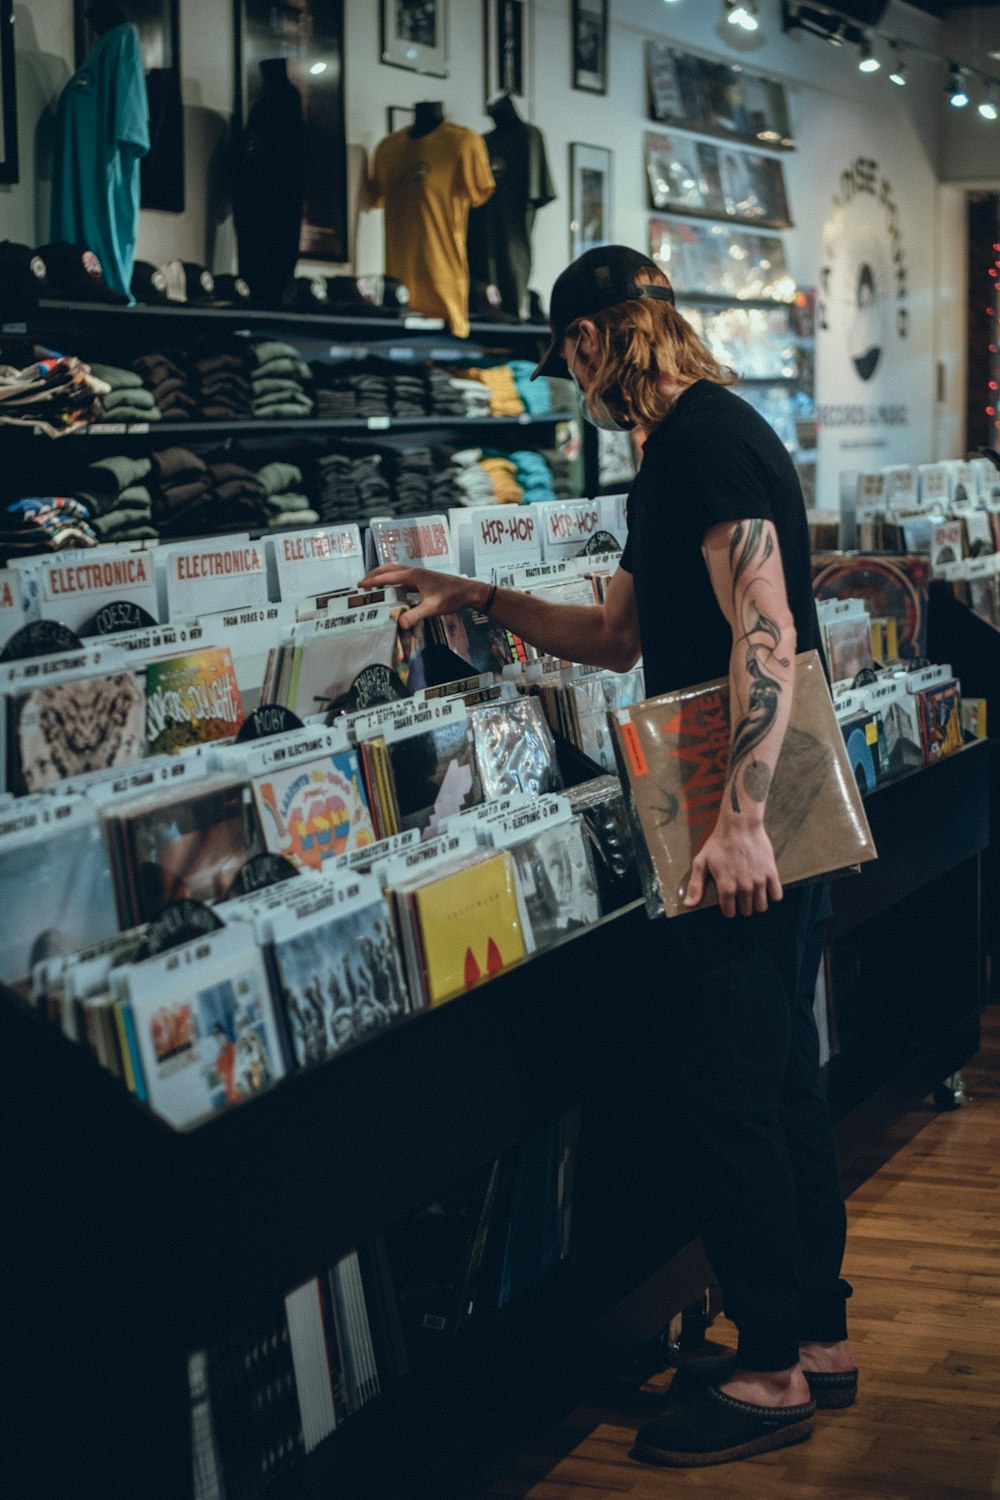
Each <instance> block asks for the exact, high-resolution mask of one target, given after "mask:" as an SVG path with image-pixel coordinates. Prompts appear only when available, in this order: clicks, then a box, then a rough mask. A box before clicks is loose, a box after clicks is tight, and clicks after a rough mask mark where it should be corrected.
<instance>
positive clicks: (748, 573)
mask: <svg viewBox="0 0 1000 1500" xmlns="http://www.w3.org/2000/svg"><path fill="white" fill-rule="evenodd" d="M773 551H774V533H773V530H772V528H771V526H770V524H769V523H766V522H764V521H761V520H753V521H747V522H740V523H739V524H738V525H737V526H736V527H735V528H734V531H733V534H732V538H731V539H730V544H729V570H730V576H731V582H732V603H733V621H734V634H735V632H736V631H740V634H739V635H736V637H735V647H734V649H737V650H738V649H740V648H742V649H743V650H744V651H745V658H744V664H745V667H746V672H747V676H748V678H749V683H750V687H749V694H748V697H747V699H746V701H742V699H740V700H738V701H737V703H736V704H735V705H734V723H733V729H732V737H731V742H730V749H729V773H728V780H727V788H728V793H729V805H730V807H731V809H732V811H733V812H734V813H738V812H739V811H740V807H741V803H740V796H741V793H742V795H744V796H746V797H747V798H749V800H750V801H751V802H756V803H758V804H759V803H763V802H766V800H767V794H768V791H769V789H770V785H771V767H770V765H768V764H767V763H766V762H765V761H763V760H759V759H758V758H757V751H758V749H759V748H760V747H761V746H762V745H763V743H764V741H765V740H766V739H767V737H768V735H769V734H770V733H771V730H772V728H773V726H774V724H775V721H776V719H777V718H778V712H779V707H780V704H781V695H782V693H783V692H784V690H785V688H784V684H783V682H782V680H781V676H780V674H779V673H778V672H777V671H776V669H777V668H783V669H786V670H787V668H788V667H789V666H790V665H791V662H790V660H789V659H788V658H787V657H784V656H781V655H779V654H778V653H779V650H780V646H781V629H780V627H779V625H778V624H777V623H776V621H775V620H774V619H773V618H772V617H771V616H770V615H769V614H768V613H767V612H766V610H765V608H764V607H763V603H762V600H763V599H765V598H766V595H767V591H768V589H769V588H770V587H772V586H773V585H772V584H770V583H768V581H767V580H766V579H765V578H764V577H763V570H764V566H765V564H766V563H767V561H768V559H769V558H770V557H771V555H772V553H773Z"/></svg>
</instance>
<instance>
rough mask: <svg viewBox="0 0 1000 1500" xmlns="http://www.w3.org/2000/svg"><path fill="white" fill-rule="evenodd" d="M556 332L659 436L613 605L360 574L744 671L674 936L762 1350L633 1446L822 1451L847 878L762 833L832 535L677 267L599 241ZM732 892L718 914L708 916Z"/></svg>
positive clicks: (690, 1451)
mask: <svg viewBox="0 0 1000 1500" xmlns="http://www.w3.org/2000/svg"><path fill="white" fill-rule="evenodd" d="M549 321H550V324H551V327H552V339H551V342H550V344H549V346H548V348H547V350H546V351H545V354H544V355H543V357H542V360H541V361H540V363H539V365H538V367H537V369H536V370H535V372H534V374H535V376H538V375H562V376H566V375H568V376H569V377H570V378H571V379H572V380H573V382H574V384H575V385H576V387H577V400H578V404H579V407H580V413H581V416H583V417H584V418H585V419H586V420H588V421H590V422H592V423H595V424H596V425H598V426H607V427H613V428H625V429H630V428H634V429H637V430H638V435H639V436H640V437H641V438H642V439H643V440H644V442H643V456H642V463H641V465H640V468H639V472H638V474H637V475H636V478H635V480H634V482H633V484H632V488H631V490H630V492H629V499H628V540H627V543H626V546H625V551H624V553H623V555H622V559H621V565H620V567H619V568H618V570H617V571H616V573H615V574H614V577H613V578H612V580H611V582H610V584H609V586H608V589H607V592H606V595H605V599H604V602H603V604H600V605H593V606H584V605H562V604H552V603H547V602H545V601H544V600H541V599H535V598H532V597H530V596H528V595H525V594H520V593H517V592H515V591H514V590H512V589H500V588H496V587H494V586H492V585H487V584H485V583H482V582H480V581H479V580H476V579H469V578H459V577H454V576H450V575H446V574H441V573H430V572H426V571H424V570H421V569H413V568H405V567H398V566H396V565H394V564H386V565H385V566H382V567H379V568H375V569H374V570H373V571H372V572H370V573H369V574H368V575H367V576H366V577H365V578H364V579H363V580H362V586H363V587H365V588H368V587H376V586H383V585H395V586H401V587H403V588H406V589H409V590H412V591H414V592H415V593H417V594H418V595H419V602H418V603H416V604H415V605H414V606H413V607H411V608H410V609H408V610H407V611H406V612H405V613H404V614H403V615H402V616H401V618H400V624H401V625H402V626H403V627H407V626H411V625H413V624H415V623H416V622H417V621H418V620H421V619H424V618H426V617H427V616H429V615H440V614H450V613H453V612H454V611H456V610H459V609H462V608H463V607H468V606H472V607H473V608H476V609H478V610H481V611H482V612H483V613H486V614H488V615H489V617H490V618H491V619H492V620H495V621H496V622H497V623H498V624H500V625H503V626H505V627H507V628H508V629H510V630H512V631H515V632H516V633H517V634H518V635H519V636H521V637H522V638H523V639H525V640H526V641H529V642H530V643H531V644H532V645H534V646H535V647H537V648H538V649H539V650H540V651H542V652H546V653H549V654H551V655H553V656H558V657H563V658H565V659H567V660H570V661H578V662H586V663H590V664H593V665H595V666H601V667H609V668H611V669H612V670H615V671H625V670H627V669H628V668H630V667H632V666H633V665H634V664H635V662H636V661H637V660H638V659H639V656H640V654H641V656H642V660H643V669H644V673H645V685H646V692H647V695H649V696H653V695H654V694H658V693H663V692H669V691H673V690H675V689H679V688H684V687H688V686H692V685H694V684H696V683H701V682H705V681H707V680H709V679H711V678H715V677H721V676H723V675H725V674H728V677H729V687H730V702H731V703H732V704H733V705H734V713H733V716H732V718H733V723H732V726H731V739H730V757H729V773H728V780H727V783H726V789H725V794H724V797H723V802H722V807H721V809H720V812H719V816H718V819H717V821H716V824H715V827H714V829H713V830H712V833H711V834H710V836H709V838H708V840H707V841H706V843H705V844H704V845H703V847H702V849H701V852H700V853H699V855H698V857H697V859H696V860H695V863H694V866H693V869H692V873H691V877H690V880H689V884H688V890H687V895H686V899H685V906H686V907H687V908H688V913H689V914H688V915H686V916H685V917H684V919H683V921H681V922H678V923H676V924H675V925H674V927H672V930H671V935H672V936H676V939H677V941H676V944H675V950H676V951H675V953H672V962H673V965H674V967H673V970H672V972H671V974H670V976H669V982H668V984H667V985H666V986H665V993H664V995H663V997H662V998H663V1001H664V1004H665V1006H666V1007H668V1015H669V1020H668V1030H669V1036H670V1043H669V1045H670V1048H671V1091H670V1092H671V1096H672V1102H673V1103H674V1105H675V1120H674V1126H673V1128H674V1131H675V1133H676V1139H678V1140H679V1141H680V1142H681V1143H682V1144H683V1147H684V1151H683V1155H684V1158H685V1164H686V1169H687V1170H686V1177H687V1178H689V1179H690V1180H689V1181H687V1182H686V1188H687V1192H688V1196H689V1197H690V1201H691V1207H692V1210H693V1213H694V1215H695V1216H696V1221H697V1224H698V1226H699V1228H700V1231H701V1237H702V1240H703V1243H704V1245H705V1248H706V1250H707V1252H708V1255H709V1258H710V1260H711V1262H712V1266H713V1269H714V1271H715V1274H716V1276H717V1277H718V1280H719V1283H720V1285H721V1287H722V1290H723V1296H724V1300H725V1309H726V1312H727V1314H728V1316H729V1317H730V1318H732V1320H733V1322H734V1323H735V1324H736V1326H737V1328H738V1330H739V1347H738V1350H737V1354H736V1356H735V1359H734V1360H733V1361H731V1362H729V1363H728V1364H725V1365H724V1366H723V1367H722V1368H721V1369H720V1370H716V1372H715V1375H716V1379H717V1383H716V1384H711V1383H710V1382H709V1380H708V1379H704V1380H701V1379H699V1378H698V1377H696V1376H694V1375H693V1373H692V1372H690V1371H683V1372H679V1373H678V1375H676V1376H675V1377H674V1381H673V1383H672V1385H671V1398H672V1399H671V1401H670V1403H669V1406H668V1409H667V1411H666V1413H665V1415H663V1416H661V1417H659V1418H658V1419H656V1420H655V1421H652V1422H650V1423H647V1424H646V1426H644V1427H643V1428H642V1429H641V1431H640V1432H639V1434H638V1438H637V1440H636V1446H635V1448H634V1450H633V1454H634V1456H636V1457H639V1458H642V1459H646V1460H648V1461H650V1462H652V1463H660V1464H666V1465H670V1466H677V1467H692V1466H701V1465H707V1464H714V1463H721V1462H726V1461H728V1460H731V1459H738V1458H745V1457H750V1456H751V1455H753V1454H756V1453H762V1452H766V1451H768V1450H769V1449H772V1448H779V1447H784V1446H786V1445H789V1444H792V1443H797V1442H801V1441H803V1440H804V1439H806V1438H808V1437H809V1436H810V1435H811V1433H812V1427H813V1414H814V1411H815V1410H816V1407H817V1406H819V1407H830V1406H846V1405H850V1404H851V1402H852V1401H853V1399H854V1395H855V1391H856V1387H857V1371H856V1369H855V1367H854V1361H853V1358H852V1355H851V1350H850V1346H849V1344H848V1343H847V1324H846V1306H845V1304H846V1300H847V1298H848V1297H849V1296H850V1291H851V1289H850V1287H849V1286H848V1284H847V1283H846V1282H845V1281H842V1280H841V1279H840V1268H841V1261H842V1258H843V1252H844V1243H845V1236H846V1217H845V1214H844V1207H843V1201H842V1197H841V1192H840V1178H839V1171H838V1167H837V1159H836V1150H835V1146H834V1138H833V1127H832V1123H831V1120H830V1116H829V1111H828V1109H827V1105H826V1099H825V1095H824V1093H823V1089H822V1085H821V1083H820V1078H819V1045H818V1037H817V1033H816V1026H815V1021H814V1019H813V1011H812V999H813V989H814V984H815V979H816V972H817V968H818V964H819V958H820V955H821V953H822V946H823V933H824V924H825V920H826V917H827V916H828V915H829V895H828V888H827V887H826V886H825V885H818V886H810V887H803V888H799V889H796V890H790V891H788V892H787V893H783V891H782V887H781V882H780V880H779V878H778V872H777V868H776V865H775V860H774V853H773V850H772V848H771V843H770V840H769V838H768V835H767V833H766V831H765V828H764V811H765V807H766V805H767V797H768V791H769V788H770V783H771V776H772V773H773V770H774V767H775V764H776V762H777V759H778V754H779V751H780V749H781V744H782V740H783V737H784V734H785V729H786V726H787V724H788V717H789V712H790V709H791V695H792V689H793V662H794V657H795V653H796V651H806V650H809V649H810V648H813V647H817V648H818V647H819V628H818V625H817V621H816V611H815V606H814V603H813V596H812V587H811V575H810V563H809V538H808V528H807V523H806V515H805V506H804V503H803V499H802V492H801V489H800V487H799V483H798V478H797V475H796V473H795V469H794V466H793V464H792V462H791V459H790V458H789V455H788V453H787V452H786V450H785V448H784V446H783V445H782V443H781V441H780V440H779V438H778V437H777V435H776V434H775V432H774V431H773V430H772V429H771V428H770V427H769V426H768V424H767V423H766V422H765V421H764V420H763V418H761V417H760V416H758V414H757V413H756V412H755V411H754V410H753V409H752V408H751V407H750V406H749V405H747V403H746V402H744V401H743V400H741V399H740V398H739V397H738V396H736V395H734V394H733V392H732V391H730V390H729V389H728V387H729V386H731V385H733V384H734V383H735V381H736V377H735V375H733V373H732V372H731V371H729V370H726V369H724V368H723V367H722V366H720V365H719V363H718V362H717V361H716V360H715V358H714V357H713V355H712V354H711V352H710V351H709V350H708V349H707V348H706V347H705V345H704V344H703V343H701V341H700V340H699V339H698V338H697V337H696V335H695V334H694V332H693V330H692V328H691V327H690V325H689V324H688V323H687V322H686V321H685V320H684V318H683V317H682V316H681V315H680V314H679V313H678V312H677V310H676V307H675V306H674V294H673V291H672V289H671V287H670V283H669V281H668V279H667V277H666V276H665V275H664V273H663V272H662V271H661V270H660V268H659V267H658V266H657V265H656V263H655V262H654V261H651V260H649V259H648V258H647V257H646V256H643V255H640V254H639V253H638V252H637V251H634V250H630V249H628V248H626V247H625V246H621V245H612V246H603V247H600V248H598V249H595V250H588V251H587V252H586V254H584V255H582V256H580V257H579V259H578V260H576V261H574V262H573V264H572V265H571V266H569V267H568V268H567V269H566V270H565V271H564V272H563V273H562V275H561V276H560V277H559V278H558V279H557V281H556V283H555V285H554V287H553V289H552V299H551V314H550V319H549ZM709 880H712V881H714V883H715V887H716V890H717V892H718V895H719V905H718V906H717V907H716V906H713V907H709V908H701V909H699V908H700V903H701V901H702V898H703V896H704V893H705V888H706V884H707V882H708V881H709ZM709 1080H710V1081H709Z"/></svg>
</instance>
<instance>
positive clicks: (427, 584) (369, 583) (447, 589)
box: [358, 563, 489, 630]
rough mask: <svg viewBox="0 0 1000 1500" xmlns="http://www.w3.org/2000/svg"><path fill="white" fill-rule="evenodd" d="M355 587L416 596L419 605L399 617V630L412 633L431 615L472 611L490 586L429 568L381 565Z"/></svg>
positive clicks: (367, 574)
mask: <svg viewBox="0 0 1000 1500" xmlns="http://www.w3.org/2000/svg"><path fill="white" fill-rule="evenodd" d="M358 587H359V588H362V589H380V588H396V589H406V590H408V591H409V592H411V593H415V594H419V595H420V603H419V604H415V605H413V607H412V608H411V609H407V610H404V611H403V613H402V614H401V615H400V617H399V626H400V629H402V630H412V628H413V626H414V625H416V624H417V622H418V621H419V620H426V619H428V618H429V616H431V615H453V614H456V613H457V612H458V610H460V609H469V608H470V607H471V608H475V607H476V606H477V605H478V604H482V603H483V601H484V600H485V598H486V596H487V594H488V593H489V585H488V584H485V583H481V582H480V581H479V580H478V579H475V578H459V577H457V576H456V575H455V574H453V573H435V572H434V571H433V570H432V569H430V568H404V567H402V566H401V565H400V564H399V563H381V564H380V565H379V566H378V567H377V568H372V570H371V572H369V573H366V574H365V576H364V578H362V580H361V582H360V583H359V585H358Z"/></svg>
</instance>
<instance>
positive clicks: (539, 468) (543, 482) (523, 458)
mask: <svg viewBox="0 0 1000 1500" xmlns="http://www.w3.org/2000/svg"><path fill="white" fill-rule="evenodd" d="M491 456H494V455H491ZM496 456H497V457H499V456H500V455H496ZM507 457H508V458H509V459H510V461H511V463H512V464H513V465H514V477H515V479H516V480H517V483H518V484H519V485H520V486H521V490H522V493H523V499H522V502H521V503H522V504H523V505H537V504H539V502H540V501H542V500H555V498H556V492H555V488H554V486H553V484H552V474H551V473H550V471H549V466H548V464H547V463H546V462H545V460H544V458H542V456H541V454H540V453H532V452H531V451H530V450H529V449H527V448H518V449H516V450H515V451H514V452H513V453H510V454H508V455H507Z"/></svg>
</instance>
